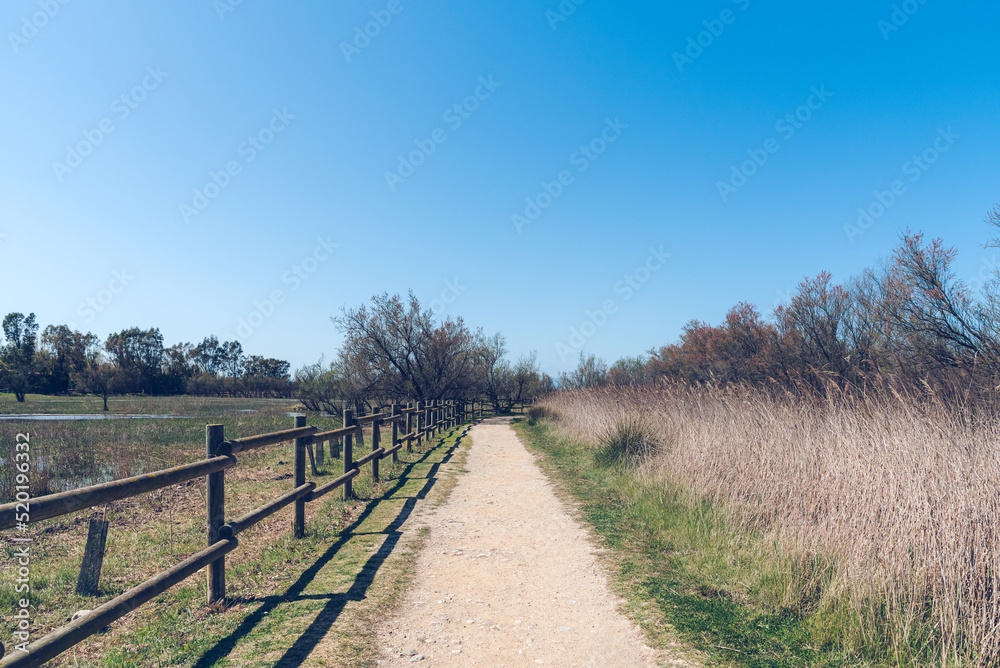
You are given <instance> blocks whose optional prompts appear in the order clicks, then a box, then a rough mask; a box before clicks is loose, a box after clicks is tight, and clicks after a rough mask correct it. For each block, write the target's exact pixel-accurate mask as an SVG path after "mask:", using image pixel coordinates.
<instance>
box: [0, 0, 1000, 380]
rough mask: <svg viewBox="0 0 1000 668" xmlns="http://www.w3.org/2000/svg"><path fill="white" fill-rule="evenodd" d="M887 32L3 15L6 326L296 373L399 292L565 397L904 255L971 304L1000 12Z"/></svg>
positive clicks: (313, 9)
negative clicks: (615, 368) (360, 313)
mask: <svg viewBox="0 0 1000 668" xmlns="http://www.w3.org/2000/svg"><path fill="white" fill-rule="evenodd" d="M63 3H65V4H63ZM903 5H906V6H905V7H904V6H903ZM896 6H897V7H898V8H899V10H898V11H897V12H896V15H895V16H894V15H893V14H894V7H893V2H889V1H886V2H871V1H868V2H840V3H800V2H788V1H778V2H762V1H759V0H738V1H736V2H733V1H731V0H712V1H698V2H687V3H662V2H632V3H620V2H616V3H611V2H600V1H599V0H587V1H586V2H582V3H581V4H579V5H578V6H577V5H574V4H573V3H572V2H571V0H567V1H566V2H564V3H562V5H560V3H559V2H557V1H556V0H549V1H528V2H520V3H489V2H488V3H482V2H475V3H473V2H458V1H444V2H434V3H431V2H422V1H420V0H395V1H394V2H389V1H388V0H376V1H366V2H361V3H326V2H295V3H276V2H263V1H262V0H242V2H239V3H238V4H237V2H236V0H218V1H217V2H214V3H213V1H212V0H196V1H193V2H183V3H178V2H162V1H161V2H155V1H151V2H141V3H129V2H117V1H116V2H104V3H92V2H84V1H83V0H43V1H42V2H39V0H31V1H29V0H7V2H5V3H4V4H3V8H2V9H0V32H2V34H3V43H2V44H0V89H2V90H3V105H2V107H0V119H2V123H0V139H2V141H0V146H2V151H3V153H2V160H0V235H2V236H0V258H2V262H3V269H4V271H3V274H4V275H3V279H2V280H3V286H4V287H3V292H2V299H0V310H2V311H3V312H8V311H23V312H29V311H33V312H35V313H36V314H37V315H38V318H39V321H40V322H41V323H42V324H43V325H45V324H53V323H72V324H74V325H75V326H76V327H78V328H80V329H83V330H85V331H86V330H90V331H93V332H94V333H95V334H98V335H99V336H100V337H102V338H103V337H105V336H107V334H108V333H110V332H112V331H116V330H119V329H122V328H124V327H129V326H132V325H138V326H142V327H149V326H157V327H159V328H160V329H161V331H162V332H163V335H164V337H165V339H166V342H167V343H168V344H172V343H176V342H179V341H192V342H197V341H199V340H201V339H202V338H203V337H204V336H206V335H209V334H215V335H217V336H219V337H220V338H230V337H233V336H237V335H240V326H239V325H240V321H241V319H245V320H248V323H250V324H253V325H255V326H252V327H251V326H249V324H248V325H247V326H244V327H243V328H242V337H241V338H242V342H243V346H244V348H245V350H246V351H247V352H248V353H251V354H263V355H268V356H276V357H281V358H284V359H288V360H290V361H291V362H292V363H293V366H296V367H297V366H300V365H302V364H304V363H307V362H310V361H314V360H315V359H317V358H318V357H319V356H320V355H321V354H326V355H327V356H328V357H329V356H330V355H332V354H333V353H334V352H335V351H336V349H337V347H338V344H339V341H340V336H339V334H338V333H337V331H336V330H335V328H334V327H333V325H332V324H331V322H330V316H331V315H334V314H336V313H337V312H338V311H339V309H340V308H341V307H342V306H344V305H348V306H355V305H358V304H361V303H364V302H366V301H367V300H368V299H369V298H370V297H371V296H372V295H373V294H374V293H377V292H381V291H389V292H400V293H405V292H406V291H407V290H409V289H411V288H412V289H413V290H414V291H415V292H416V294H417V295H418V296H419V297H420V298H421V300H423V301H424V302H425V303H427V304H430V303H432V302H434V301H435V300H439V302H438V304H437V305H438V307H439V308H440V307H443V309H444V310H445V311H446V312H448V313H452V314H456V315H462V316H464V317H465V319H466V321H467V322H468V323H469V324H470V325H472V326H477V327H478V326H481V327H483V328H484V329H485V330H486V331H487V332H492V331H497V330H500V331H502V332H503V333H504V334H506V335H507V338H508V341H509V344H510V347H511V349H512V353H513V354H514V355H515V356H516V355H517V354H518V353H520V352H522V351H526V350H529V349H537V350H538V352H539V356H540V360H541V362H542V364H543V367H544V368H545V370H547V371H549V372H550V373H557V372H558V371H560V370H564V369H568V368H570V367H571V366H572V362H573V360H572V359H570V358H569V357H570V356H569V355H565V356H563V358H561V356H560V354H559V348H558V346H559V345H560V344H562V345H565V346H567V347H568V348H572V347H573V346H574V345H576V346H579V344H580V343H584V344H585V347H586V349H587V351H589V352H594V353H597V354H599V355H601V356H603V357H605V358H606V359H608V361H609V362H610V361H613V360H615V359H616V358H618V357H620V356H622V355H631V354H640V353H642V352H644V351H646V350H648V349H649V348H651V347H654V346H659V345H663V344H666V343H669V342H671V341H673V340H675V339H676V337H677V336H678V334H679V332H680V328H681V326H682V325H683V324H684V323H685V322H686V321H688V320H689V319H692V318H698V319H701V320H707V321H710V322H713V323H717V322H719V321H720V320H721V319H722V317H723V316H724V314H725V312H726V311H727V310H728V308H729V307H730V306H732V305H733V304H735V303H736V302H737V301H740V300H747V301H751V302H755V303H757V304H759V305H761V307H762V309H763V310H764V311H765V312H768V311H770V309H771V307H772V305H773V304H774V302H775V300H776V299H780V297H781V295H783V294H785V293H786V291H787V290H789V289H790V288H792V287H793V286H795V285H796V284H797V283H798V282H799V281H800V280H801V279H802V278H803V277H804V276H806V275H810V276H811V275H814V274H816V273H817V272H819V271H820V270H824V269H825V270H829V271H831V272H833V274H834V275H835V277H836V278H838V279H842V278H846V277H847V276H848V275H850V274H852V273H855V272H857V271H859V270H860V269H861V268H863V267H864V266H866V265H872V264H873V263H875V262H876V261H877V260H878V259H879V258H880V257H884V256H886V255H887V254H888V253H889V252H890V251H891V249H892V247H893V245H894V244H895V243H896V240H897V238H898V235H899V233H900V232H901V231H902V230H903V229H905V228H907V227H911V228H913V229H920V230H923V231H925V232H926V233H928V234H929V235H931V236H943V237H944V238H945V239H946V240H947V241H948V242H949V243H951V244H954V245H957V246H958V247H959V249H960V251H961V260H960V271H961V272H962V273H963V274H964V275H966V276H970V277H971V276H974V275H976V274H977V273H978V272H979V271H980V269H981V268H982V267H984V266H986V265H987V264H989V263H990V262H991V261H992V259H993V258H994V251H993V250H984V249H983V247H982V244H983V242H984V241H985V240H986V239H987V238H988V237H989V234H990V230H989V229H988V227H987V226H986V225H985V224H984V222H983V221H984V218H985V213H986V211H987V210H988V209H990V208H991V207H992V206H993V205H994V204H996V203H997V202H1000V160H998V158H1000V151H998V149H1000V123H998V120H1000V113H998V112H1000V105H998V101H1000V95H998V81H1000V77H998V75H1000V58H998V51H1000V42H998V40H997V38H996V32H997V25H998V23H1000V8H998V6H997V5H996V3H988V2H966V3H946V2H943V1H942V0H929V1H927V2H924V3H923V4H921V3H920V2H918V1H917V0H910V1H909V2H908V3H898V4H897V5H896ZM560 7H562V10H560ZM570 10H572V11H570ZM904 10H909V11H910V12H912V14H907V13H906V12H905V11H904ZM560 11H562V13H560ZM46 12H47V13H46ZM373 12H374V14H373ZM49 14H51V16H49ZM904 19H905V21H904ZM894 20H895V23H893V21H894ZM373 21H375V22H377V21H381V22H382V23H383V24H385V25H379V24H378V23H372V22H373ZM880 21H881V22H882V23H881V24H880ZM897 28H898V29H897ZM366 30H367V31H368V32H369V33H371V34H372V35H375V36H374V37H367V36H364V32H365V31H366ZM689 40H690V41H689ZM699 41H700V42H701V45H699V44H698V42H699ZM345 45H347V46H345ZM678 54H679V55H678ZM484 82H485V83H484ZM814 90H815V91H818V92H819V95H817V94H816V93H815V92H813V91H814ZM477 95H478V98H477ZM456 104H458V105H462V106H460V108H459V110H457V111H456V110H455V105H456ZM810 104H811V105H812V107H813V108H812V109H810V108H809V105H810ZM803 105H805V106H803ZM788 114H791V115H792V120H791V121H789V120H788V119H787V118H786V115H788ZM796 114H798V119H796V118H795V116H796ZM626 126H627V127H626ZM949 129H950V130H949ZM107 130H110V132H107ZM949 132H950V136H948V138H946V136H947V135H949ZM956 135H957V136H956ZM251 138H253V139H252V140H251ZM935 142H937V147H936V148H935ZM421 147H422V148H421ZM581 147H584V148H586V151H581ZM431 148H433V152H432V151H431ZM925 150H926V151H928V157H930V158H935V161H934V162H933V164H927V163H923V165H924V166H923V167H920V166H915V163H912V162H910V161H911V159H912V158H913V156H920V155H921V154H923V153H924V152H925ZM942 150H943V152H941V151H942ZM414 151H418V152H419V153H418V154H416V155H411V154H413V152H414ZM81 153H82V154H86V155H80V154H81ZM428 154H429V155H428ZM401 155H402V156H404V157H405V158H406V160H407V162H409V160H410V158H411V157H413V158H414V162H417V163H422V164H419V165H418V166H416V167H414V168H413V169H412V172H411V167H410V166H408V165H406V164H404V165H400V156H401ZM753 156H756V157H757V159H758V161H759V162H760V161H763V157H765V156H766V158H767V160H766V162H764V164H763V165H760V166H759V167H758V166H756V165H753V164H748V165H746V166H745V170H746V171H747V172H753V174H752V176H750V177H749V178H747V179H746V182H745V183H743V182H742V180H741V179H740V178H738V177H736V178H733V177H732V173H731V168H732V166H733V165H736V166H737V168H739V166H740V165H741V164H742V163H743V162H744V161H746V160H752V159H753ZM54 163H58V164H54ZM227 168H230V171H231V173H227ZM213 173H214V175H215V176H214V178H215V181H216V182H217V183H218V184H220V185H214V184H213V177H212V174H213ZM387 173H394V174H395V176H393V177H387ZM917 176H919V178H918V179H916V180H914V179H915V178H916V177H917ZM404 177H405V178H404ZM731 178H732V180H730V179H731ZM560 179H561V180H562V182H560ZM897 180H898V181H899V182H900V183H898V184H896V185H897V188H900V187H901V188H905V190H902V189H901V190H900V192H901V193H902V194H901V195H899V196H894V197H895V201H894V202H893V203H892V204H891V205H890V206H888V208H887V209H886V210H885V211H884V213H882V215H881V216H880V217H878V218H877V219H873V222H872V224H871V225H870V226H869V227H868V229H867V230H865V231H864V233H863V234H861V235H854V236H853V243H851V241H850V240H849V238H848V237H849V235H848V234H847V233H846V232H845V229H844V226H845V224H847V223H851V222H853V221H855V220H856V219H857V218H858V208H859V207H865V208H869V207H871V206H872V205H873V204H875V203H877V198H876V195H875V194H874V193H875V192H876V191H879V192H885V191H891V189H892V184H893V182H894V181H897ZM720 181H722V182H728V183H729V185H730V187H732V188H733V190H729V189H728V188H724V189H723V190H725V193H720V186H719V182H720ZM543 183H544V184H547V185H548V190H550V191H551V192H552V193H553V194H555V195H556V196H555V197H552V196H551V195H549V194H548V193H546V190H545V187H544V186H543ZM210 184H211V185H210ZM734 184H736V185H738V186H739V187H735V186H734ZM196 189H198V190H199V191H200V192H201V195H197V194H196V193H195V190H196ZM206 191H207V192H206ZM723 195H725V197H724V196H723ZM210 196H211V197H210ZM201 197H204V199H201ZM528 198H530V199H531V200H533V201H534V203H535V205H539V204H540V205H544V206H545V208H544V209H541V208H540V209H539V210H538V211H534V210H533V209H532V207H531V206H530V205H529V204H528V203H527V202H526V199H528ZM886 198H887V196H885V195H883V199H886ZM886 201H888V200H887V199H886ZM182 205H184V206H185V207H188V208H182ZM873 211H875V212H876V213H877V212H878V207H877V206H876V207H874V209H873ZM514 214H518V215H520V216H524V217H525V218H524V219H523V220H524V221H527V220H528V217H529V216H530V217H533V218H534V220H533V221H531V224H529V225H525V224H523V223H522V224H518V223H517V222H516V221H517V220H521V219H514V220H512V216H513V215H514ZM321 240H322V242H321ZM334 245H335V246H336V247H334V248H331V246H334ZM651 248H652V249H655V250H656V251H657V253H659V254H669V255H670V257H669V258H667V259H662V258H659V257H657V256H651V251H650V249H651ZM660 249H662V250H660ZM311 258H312V259H311ZM647 261H648V262H649V265H648V268H644V267H646V263H647ZM295 267H299V272H300V274H301V276H304V277H306V279H305V280H303V278H301V277H300V276H299V275H296V274H295V270H294V268H295ZM650 268H652V269H655V271H649V269H650ZM115 272H118V274H119V275H120V278H119V277H116V274H115ZM626 276H631V277H632V278H631V280H632V281H633V283H635V285H640V286H641V289H639V290H638V291H635V290H633V289H632V288H630V287H629V286H628V283H626V282H625V277H626ZM643 280H644V281H645V282H641V281H643ZM456 281H457V289H456V286H455V282H456ZM275 291H281V292H280V298H281V299H280V302H281V303H278V304H276V305H275V306H274V308H273V313H269V312H270V311H271V310H272V308H271V307H270V306H269V305H268V304H267V303H265V301H267V300H270V298H271V295H272V293H274V292H275ZM455 292H457V293H458V294H457V296H455V294H454V293H455ZM442 295H443V297H444V299H443V298H442ZM87 300H94V303H96V304H97V306H99V307H100V310H97V309H95V308H92V307H90V306H86V304H87ZM102 300H103V301H104V302H106V303H105V304H101V303H100V302H101V301H102ZM605 303H607V304H608V305H610V306H611V307H612V308H610V309H609V310H610V311H612V312H611V313H610V314H609V315H607V317H606V322H605V317H604V316H602V315H601V314H597V313H594V312H596V311H597V310H598V309H602V308H603V307H604V305H605ZM81 305H83V306H81ZM255 311H258V312H264V313H263V315H269V317H263V315H257V316H253V313H254V312H255ZM588 311H589V312H591V313H594V319H595V320H597V321H598V322H600V323H602V324H601V326H600V327H596V326H594V327H589V326H585V327H583V332H582V337H583V339H579V338H578V339H575V340H572V338H571V328H574V327H576V328H578V329H579V328H580V327H581V325H582V324H583V323H585V322H587V321H588V316H587V313H588ZM562 350H563V352H565V350H566V349H562Z"/></svg>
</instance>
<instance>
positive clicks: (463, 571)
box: [378, 418, 694, 668]
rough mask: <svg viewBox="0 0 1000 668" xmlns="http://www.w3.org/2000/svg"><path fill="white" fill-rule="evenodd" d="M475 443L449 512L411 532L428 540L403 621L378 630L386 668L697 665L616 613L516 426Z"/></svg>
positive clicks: (498, 421)
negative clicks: (653, 643)
mask: <svg viewBox="0 0 1000 668" xmlns="http://www.w3.org/2000/svg"><path fill="white" fill-rule="evenodd" d="M471 437H472V446H471V450H470V452H469V454H468V459H467V463H466V467H467V472H466V473H464V474H463V475H462V476H460V477H459V479H458V482H457V484H456V486H455V488H454V490H453V491H452V492H451V495H450V497H449V498H448V500H447V501H446V502H445V503H444V504H442V505H439V506H437V507H434V508H425V509H424V510H422V511H419V514H418V515H417V516H416V517H415V518H414V520H413V521H414V524H415V525H417V527H420V526H426V527H428V528H429V529H430V536H429V538H428V539H427V543H426V547H425V548H424V549H423V551H422V552H421V553H420V555H419V557H418V559H417V563H416V565H415V572H414V576H413V580H412V584H411V586H410V589H409V591H408V593H407V595H406V596H405V597H404V599H403V601H402V603H401V606H400V610H399V613H398V614H397V616H396V617H395V618H392V619H390V620H388V621H386V622H385V623H383V624H382V625H381V626H380V627H379V629H378V638H379V645H380V647H381V649H382V658H381V660H380V661H379V664H380V665H383V666H404V665H414V664H415V665H418V666H490V667H491V668H492V667H497V666H528V665H539V664H541V665H552V666H623V667H624V666H627V667H629V668H635V667H639V666H657V665H685V666H686V665H694V664H693V663H690V662H688V661H687V660H685V659H684V658H682V657H681V655H680V654H677V656H673V655H672V653H671V655H668V654H667V653H664V652H658V651H656V650H653V649H651V648H650V647H648V646H647V645H646V643H645V639H644V636H643V633H642V631H641V630H640V629H639V628H638V627H637V626H636V625H635V624H634V623H632V622H631V621H630V620H629V619H627V618H626V617H625V616H624V615H623V614H621V613H620V612H619V606H620V604H621V602H622V601H621V599H619V598H618V597H616V596H615V595H614V594H613V593H612V591H611V589H610V587H609V585H608V580H607V577H606V575H605V573H604V571H603V569H602V566H601V564H600V562H599V559H598V556H597V552H598V551H597V550H596V549H595V547H594V544H593V542H592V540H591V537H590V535H589V534H588V533H587V531H586V530H585V529H584V528H583V527H582V526H581V524H580V523H579V522H578V521H577V520H575V519H574V518H573V517H572V516H571V514H570V513H569V512H568V511H567V509H566V507H565V506H564V505H563V503H562V502H561V501H560V500H559V498H558V497H557V496H556V494H555V493H554V492H553V490H552V486H551V483H550V482H549V480H548V479H547V478H546V477H545V476H544V475H543V474H542V472H541V471H540V470H539V468H538V467H537V466H536V465H535V462H534V459H533V457H532V456H531V454H529V452H528V451H527V450H526V449H525V447H524V445H523V444H522V443H521V442H520V440H519V439H518V438H517V435H516V434H515V433H514V431H513V430H512V429H511V428H510V425H509V420H507V419H503V418H495V419H490V420H487V421H485V422H484V423H482V424H480V425H477V426H476V427H475V428H474V429H473V430H472V432H471ZM679 651H680V650H679Z"/></svg>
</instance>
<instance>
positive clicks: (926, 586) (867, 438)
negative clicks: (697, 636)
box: [543, 387, 1000, 665]
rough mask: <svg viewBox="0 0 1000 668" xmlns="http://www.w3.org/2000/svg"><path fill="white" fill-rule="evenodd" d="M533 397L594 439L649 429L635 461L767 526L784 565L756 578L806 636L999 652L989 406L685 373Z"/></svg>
mask: <svg viewBox="0 0 1000 668" xmlns="http://www.w3.org/2000/svg"><path fill="white" fill-rule="evenodd" d="M543 403H544V406H545V407H546V408H549V409H551V410H553V411H554V412H555V413H556V414H557V415H558V421H557V423H558V424H559V426H560V429H561V430H562V431H563V432H564V433H565V435H567V436H569V437H571V438H574V439H577V440H580V441H583V442H588V443H592V444H593V445H594V446H595V452H596V453H598V454H599V453H600V452H601V450H602V449H604V450H606V449H607V447H608V439H607V435H608V434H614V433H616V431H621V430H622V428H623V427H624V428H625V429H626V431H629V432H630V434H631V436H630V437H631V438H633V439H637V438H639V437H636V436H635V434H634V433H632V432H634V431H635V430H636V429H639V430H645V434H644V437H643V438H641V439H639V440H641V441H642V442H643V443H648V444H655V450H653V451H651V452H647V454H646V456H645V459H644V460H643V462H642V464H641V465H640V468H639V474H640V475H644V476H651V477H653V478H654V479H656V480H657V481H660V482H662V484H664V485H665V486H669V487H671V488H680V489H682V490H684V492H685V493H686V494H688V495H689V496H690V501H692V502H702V501H710V502H712V503H714V504H717V505H718V506H719V507H721V508H724V509H725V510H726V513H727V515H728V516H729V518H730V520H731V526H738V527H742V529H741V530H743V531H745V532H748V533H753V534H754V535H755V536H757V537H763V538H764V540H760V541H759V543H760V544H762V545H765V546H767V547H766V551H767V554H762V555H760V556H761V558H762V559H767V560H770V561H772V562H773V561H775V560H779V561H780V560H784V561H785V562H787V563H788V564H789V567H788V569H786V570H787V571H788V572H787V573H786V577H785V578H784V579H783V581H782V582H780V583H778V586H776V587H775V588H774V589H773V590H772V591H771V592H769V593H768V592H758V593H760V594H762V595H763V596H764V597H765V598H766V597H767V596H771V597H772V598H773V600H772V601H770V603H771V604H773V605H774V606H776V607H782V608H785V609H791V610H795V611H798V612H801V613H802V614H803V615H811V616H813V617H814V618H815V619H816V620H818V621H817V622H816V628H815V635H816V637H817V640H818V641H820V642H823V643H825V644H836V645H840V646H843V647H845V648H846V649H849V650H852V649H856V650H857V651H871V652H874V653H876V654H882V655H883V656H884V657H885V658H887V659H889V660H891V661H892V662H893V663H899V664H938V665H997V662H998V661H1000V591H998V582H997V574H998V573H1000V538H998V531H997V529H996V523H997V522H998V521H1000V419H998V418H997V417H995V416H993V415H984V414H981V413H977V412H976V411H973V410H972V409H970V408H968V407H948V406H944V405H942V404H941V403H940V402H936V401H933V400H927V399H919V400H918V399H909V398H903V397H892V398H863V399H848V398H843V397H842V398H838V399H834V400H830V401H827V402H814V401H808V400H803V399H794V398H790V397H773V396H768V395H766V394H765V393H762V392H757V391H751V390H744V389H733V390H720V389H714V388H685V387H659V388H633V389H628V388H614V389H611V388H605V389H598V390H590V391H581V392H561V393H557V394H555V395H553V396H551V397H549V398H548V399H547V400H546V401H545V402H543ZM637 425H638V427H637ZM602 436H603V437H604V438H602ZM646 450H648V448H646Z"/></svg>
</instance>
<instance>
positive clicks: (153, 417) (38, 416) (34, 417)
mask: <svg viewBox="0 0 1000 668" xmlns="http://www.w3.org/2000/svg"><path fill="white" fill-rule="evenodd" d="M192 419H194V418H192V417H190V416H188V415H119V414H112V415H101V414H88V415H48V414H35V415H0V420H192Z"/></svg>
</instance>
